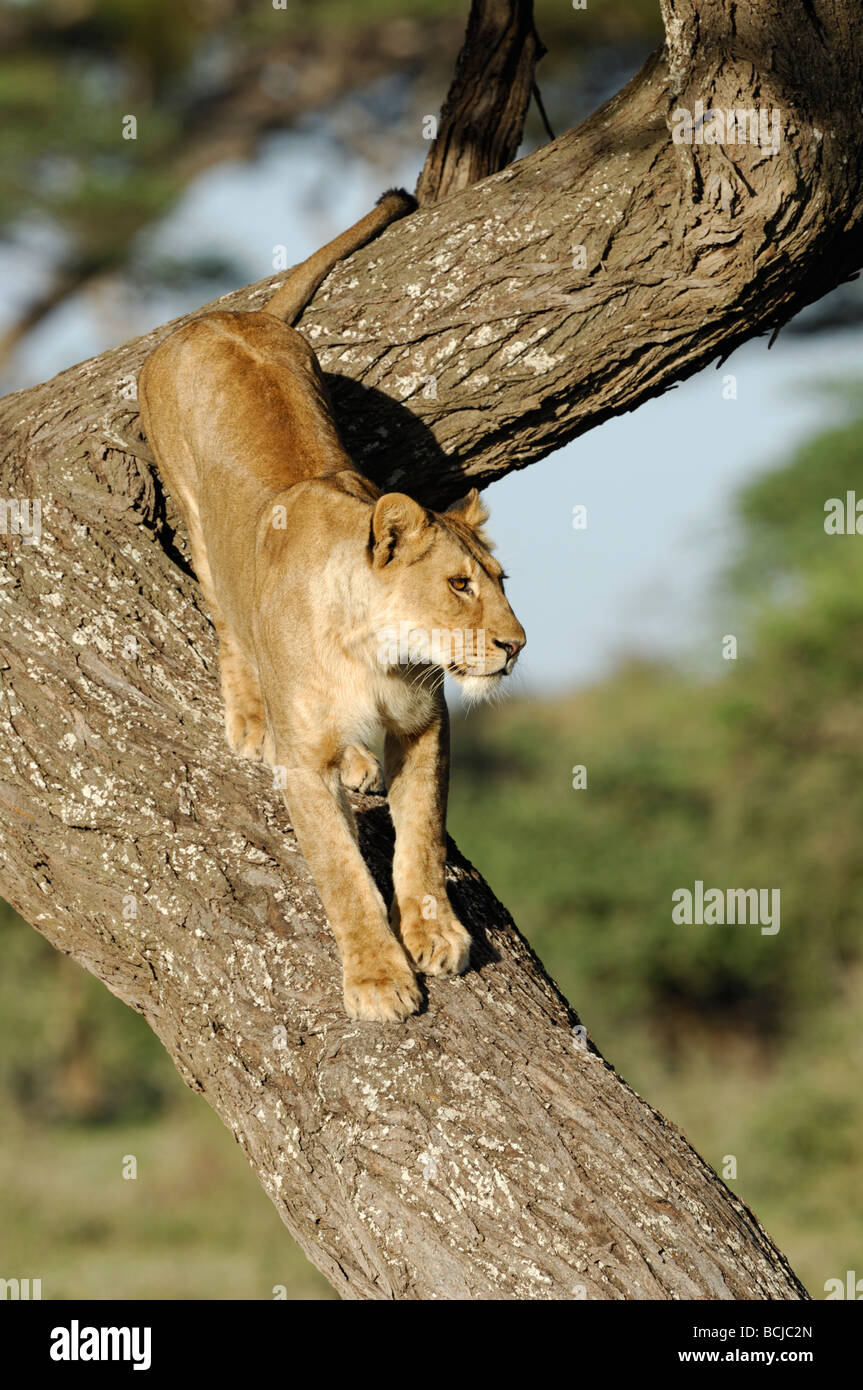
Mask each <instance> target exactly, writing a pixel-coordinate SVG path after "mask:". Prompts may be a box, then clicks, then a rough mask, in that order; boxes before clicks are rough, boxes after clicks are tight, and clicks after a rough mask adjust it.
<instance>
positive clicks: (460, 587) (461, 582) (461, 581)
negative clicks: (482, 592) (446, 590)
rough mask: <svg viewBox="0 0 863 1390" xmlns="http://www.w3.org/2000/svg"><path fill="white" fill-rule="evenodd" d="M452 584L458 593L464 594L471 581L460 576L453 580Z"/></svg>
mask: <svg viewBox="0 0 863 1390" xmlns="http://www.w3.org/2000/svg"><path fill="white" fill-rule="evenodd" d="M450 584H451V585H452V587H453V588H454V589H455V591H456V593H458V594H463V593H464V592H465V590H466V589H468V588H469V587H470V580H469V579H465V578H463V577H462V576H461V575H460V576H459V577H458V578H456V579H451V580H450Z"/></svg>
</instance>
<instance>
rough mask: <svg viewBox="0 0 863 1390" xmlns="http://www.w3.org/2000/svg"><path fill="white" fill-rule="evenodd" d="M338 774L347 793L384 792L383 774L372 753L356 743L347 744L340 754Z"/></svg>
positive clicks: (379, 793)
mask: <svg viewBox="0 0 863 1390" xmlns="http://www.w3.org/2000/svg"><path fill="white" fill-rule="evenodd" d="M339 773H340V776H341V779H342V785H343V786H345V787H347V789H348V791H351V792H366V793H375V794H376V795H382V794H383V793H384V792H385V791H386V784H385V782H384V774H383V771H382V769H381V765H380V763H379V762H378V760H377V758H376V757H375V755H374V753H371V752H369V750H368V748H361V747H360V746H359V745H358V744H356V743H349V744H348V746H347V748H346V749H345V751H344V753H343V754H342V761H341V764H340V767H339Z"/></svg>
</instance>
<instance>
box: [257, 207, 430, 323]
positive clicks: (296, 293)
mask: <svg viewBox="0 0 863 1390" xmlns="http://www.w3.org/2000/svg"><path fill="white" fill-rule="evenodd" d="M416 206H417V203H416V199H415V198H412V197H411V195H410V193H406V192H405V191H404V189H403V188H390V189H388V190H387V192H386V193H383V194H382V195H381V197H380V198H379V199H378V201H377V203H376V204H375V206H374V207H373V208H372V210H371V212H367V213H366V215H365V217H361V218H360V220H359V222H355V223H354V225H353V226H352V227H348V229H347V231H346V232H342V233H341V235H340V236H337V237H336V238H335V239H334V240H333V241H328V242H327V244H326V246H322V247H321V249H320V250H319V251H316V252H315V253H314V255H313V256H309V258H308V260H307V261H303V262H302V263H301V264H300V265H298V266H296V267H295V268H294V269H293V270H292V271H291V273H290V275H289V276H288V278H287V280H286V281H285V283H284V284H283V285H282V286H281V288H280V289H278V290H277V291H276V293H275V294H274V295H273V297H272V299H271V300H270V302H269V303H268V304H265V305H264V308H265V310H266V312H267V313H268V314H275V316H276V318H280V319H282V320H283V321H284V322H285V323H291V324H292V323H294V322H295V321H296V320H297V319H298V318H299V316H300V314H301V313H302V312H303V310H304V309H305V307H306V305H307V304H308V302H309V300H310V299H311V298H312V295H313V294H314V293H315V290H316V289H317V288H318V285H320V283H321V281H322V280H324V279H325V277H326V276H327V275H329V273H330V271H331V270H332V268H333V266H334V265H335V264H336V262H337V261H340V260H343V259H344V258H345V257H346V256H350V255H352V254H353V252H354V251H358V250H359V248H360V247H361V246H365V244H366V242H367V241H371V240H372V239H373V238H374V237H376V236H379V235H380V233H381V232H382V231H383V230H384V228H385V227H388V226H389V224H390V222H395V221H396V220H397V219H398V218H399V217H405V216H406V215H407V214H408V213H409V212H414V211H415V210H416Z"/></svg>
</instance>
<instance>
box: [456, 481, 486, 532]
mask: <svg viewBox="0 0 863 1390" xmlns="http://www.w3.org/2000/svg"><path fill="white" fill-rule="evenodd" d="M447 513H448V514H450V515H452V516H457V517H458V519H459V520H460V521H464V522H467V524H468V526H472V527H473V529H474V530H475V531H478V530H479V528H480V527H481V526H484V525H485V523H486V522H487V521H488V518H489V511H488V507H487V506H486V505H485V503H484V502H482V501H481V500H480V495H479V493H478V492H477V490H476V488H475V487H472V488H471V490H470V492H469V493H468V494H467V496H466V497H461V498H459V500H458V502H453V503H452V505H451V506H449V507H447Z"/></svg>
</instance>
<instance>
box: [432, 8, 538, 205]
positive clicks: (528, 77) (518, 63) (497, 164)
mask: <svg viewBox="0 0 863 1390" xmlns="http://www.w3.org/2000/svg"><path fill="white" fill-rule="evenodd" d="M544 53H545V49H544V47H543V45H542V43H541V41H540V38H539V35H538V34H537V32H536V29H535V27H534V22H533V0H471V7H470V14H469V16H468V21H467V32H466V34H465V37H464V43H463V45H462V48H461V52H460V53H459V55H458V60H457V62H456V70H455V75H454V77H453V80H452V85H451V86H450V89H449V92H448V94H447V99H446V101H445V102H444V106H443V110H442V111H441V118H440V127H439V129H438V134H437V137H436V139H435V140H434V141H433V143H432V147H431V149H430V150H429V152H428V157H427V159H426V162H425V165H424V166H423V170H422V173H421V174H420V176H419V179H418V180H417V186H416V198H417V202H418V203H419V204H420V206H421V207H423V206H427V205H428V204H430V203H436V202H439V201H440V199H441V198H445V197H446V196H447V195H448V194H450V193H456V192H458V190H459V189H461V188H467V187H468V186H469V185H470V184H472V183H476V182H477V181H478V180H479V179H484V178H485V177H486V176H487V175H488V174H495V173H497V171H498V170H499V169H503V168H505V167H506V165H507V164H509V163H510V162H511V161H512V160H513V159H514V158H515V156H516V152H517V150H518V147H519V145H520V144H521V135H522V130H523V129H524V118H525V115H526V113H527V108H528V105H529V104H530V96H531V92H532V91H533V88H534V70H535V68H536V64H537V63H538V62H539V60H540V58H541V57H542V56H543V54H544ZM543 114H544V113H543Z"/></svg>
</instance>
